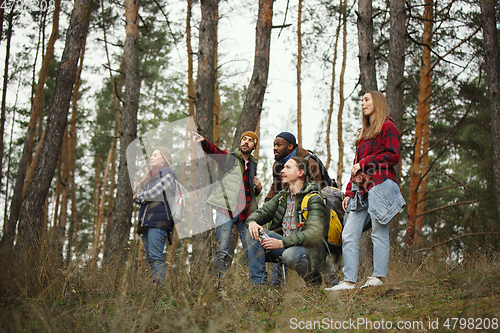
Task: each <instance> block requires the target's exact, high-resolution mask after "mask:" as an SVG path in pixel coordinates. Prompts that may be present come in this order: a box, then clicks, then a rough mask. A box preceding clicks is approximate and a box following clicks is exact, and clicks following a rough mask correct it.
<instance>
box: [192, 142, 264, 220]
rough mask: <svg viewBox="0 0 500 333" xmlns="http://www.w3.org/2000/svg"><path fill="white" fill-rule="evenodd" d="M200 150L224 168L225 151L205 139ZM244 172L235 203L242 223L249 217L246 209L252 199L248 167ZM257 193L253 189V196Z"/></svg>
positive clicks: (223, 210) (225, 211)
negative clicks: (239, 211)
mask: <svg viewBox="0 0 500 333" xmlns="http://www.w3.org/2000/svg"><path fill="white" fill-rule="evenodd" d="M201 148H203V151H204V152H205V153H206V154H209V155H210V156H211V157H212V158H213V159H214V160H215V161H216V162H217V164H218V165H219V168H221V167H224V164H225V163H226V157H227V151H226V150H222V149H220V148H219V147H217V146H216V145H214V144H213V143H212V142H210V141H208V140H207V139H205V140H204V141H202V142H201ZM244 170H245V171H244V172H243V185H242V186H241V190H240V192H239V193H238V200H237V201H236V206H237V210H241V213H240V214H239V215H238V218H239V219H240V220H243V221H245V220H246V219H247V218H248V217H249V216H250V213H249V212H248V207H250V200H251V199H252V197H251V192H250V178H249V177H248V176H249V173H250V170H249V168H248V167H246V165H245V166H244ZM252 184H253V181H252ZM259 193H260V191H257V189H255V196H258V195H259ZM243 205H244V206H243ZM217 209H219V210H220V211H222V212H224V213H227V210H225V209H221V208H217Z"/></svg>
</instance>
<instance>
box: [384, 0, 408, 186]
mask: <svg viewBox="0 0 500 333" xmlns="http://www.w3.org/2000/svg"><path fill="white" fill-rule="evenodd" d="M405 2H406V1H405V0H391V1H390V16H391V30H390V35H389V56H388V57H387V63H388V69H387V86H386V97H387V104H388V105H389V110H390V116H391V118H392V120H393V121H394V125H396V128H397V129H398V131H399V132H401V129H402V128H403V114H404V108H403V96H404V87H405V86H404V83H405V76H404V70H405V51H406V8H405ZM396 169H397V170H398V171H399V168H396ZM398 178H399V176H398Z"/></svg>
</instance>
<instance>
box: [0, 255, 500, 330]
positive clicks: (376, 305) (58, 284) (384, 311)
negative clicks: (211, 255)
mask: <svg viewBox="0 0 500 333" xmlns="http://www.w3.org/2000/svg"><path fill="white" fill-rule="evenodd" d="M201 271H202V270H201ZM59 273H60V274H59V277H57V278H53V279H52V280H51V281H48V282H47V283H46V284H45V286H44V288H43V289H41V290H39V292H38V293H36V294H35V295H34V296H33V295H32V296H30V297H28V296H26V293H23V292H14V290H17V291H22V288H19V286H16V285H13V286H12V288H11V289H9V290H7V289H5V288H2V295H1V298H0V332H293V331H305V332H324V331H359V332H380V331H387V332H394V331H403V332H431V331H433V332H457V331H477V332H489V331H491V332H493V331H500V322H499V320H500V284H499V281H500V262H499V260H498V255H497V254H495V253H493V254H492V253H489V255H484V254H478V255H470V256H466V257H465V258H462V259H461V260H460V261H458V262H447V260H443V259H442V258H439V256H438V255H436V254H435V253H433V254H430V255H427V256H425V257H421V258H419V261H418V264H409V263H408V262H407V260H403V258H400V257H398V256H392V258H391V262H390V265H389V277H388V278H387V279H386V281H385V283H384V285H382V286H379V287H372V288H367V289H363V290H360V289H355V290H352V291H342V292H341V291H337V292H332V291H325V290H324V288H318V287H307V286H305V285H304V282H303V281H302V279H300V278H299V277H298V276H297V275H296V274H295V273H292V274H289V279H288V281H287V285H286V287H284V288H273V287H266V288H253V287H251V285H250V284H249V282H248V281H247V279H246V278H245V277H246V276H247V274H246V270H245V267H244V266H242V265H239V264H238V263H236V264H234V265H233V266H232V267H231V269H230V270H229V272H228V276H227V279H226V283H225V285H224V287H223V288H222V291H221V290H218V289H217V288H215V286H214V281H213V279H211V278H209V277H207V276H205V277H204V278H202V279H200V278H197V279H190V280H187V279H186V278H185V276H181V275H179V274H178V273H176V270H175V268H170V269H169V270H168V272H167V279H166V283H165V285H163V286H162V287H159V288H157V287H152V286H151V283H150V282H149V279H150V276H149V273H148V272H147V271H143V270H141V269H137V268H132V267H128V266H127V268H125V269H124V270H122V271H121V272H116V273H105V272H103V270H98V271H95V270H93V269H91V268H88V269H80V270H78V271H75V272H68V271H62V270H59ZM193 274H194V273H193ZM198 276H200V275H198ZM360 280H361V279H360ZM361 282H364V280H361ZM1 283H2V284H4V287H5V283H6V281H5V280H3V281H2V282H1Z"/></svg>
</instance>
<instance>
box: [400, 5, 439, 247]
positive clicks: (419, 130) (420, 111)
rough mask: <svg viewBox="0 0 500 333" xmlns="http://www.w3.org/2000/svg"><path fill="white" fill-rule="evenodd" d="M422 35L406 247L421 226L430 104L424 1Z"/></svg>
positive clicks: (428, 10)
mask: <svg viewBox="0 0 500 333" xmlns="http://www.w3.org/2000/svg"><path fill="white" fill-rule="evenodd" d="M424 19H425V21H424V35H423V50H422V62H421V66H420V92H419V97H418V107H417V119H416V124H415V140H414V142H415V149H414V157H413V164H412V166H411V168H410V177H411V179H410V198H409V202H408V224H407V227H406V237H407V240H406V242H407V245H408V247H412V246H413V245H414V244H418V243H419V238H420V233H421V229H422V225H417V224H416V222H417V204H418V190H419V184H420V168H421V156H422V136H423V126H424V119H425V113H426V110H428V106H427V104H430V102H431V101H430V98H431V92H432V86H431V66H432V64H431V42H432V22H433V19H434V15H433V2H432V0H425V11H424Z"/></svg>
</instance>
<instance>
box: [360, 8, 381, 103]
mask: <svg viewBox="0 0 500 333" xmlns="http://www.w3.org/2000/svg"><path fill="white" fill-rule="evenodd" d="M356 14H357V16H358V19H357V25H358V45H359V56H358V58H359V80H360V83H361V89H363V93H365V92H367V91H371V90H378V89H377V72H376V70H375V49H374V47H373V18H372V0H359V1H358V12H356Z"/></svg>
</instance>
